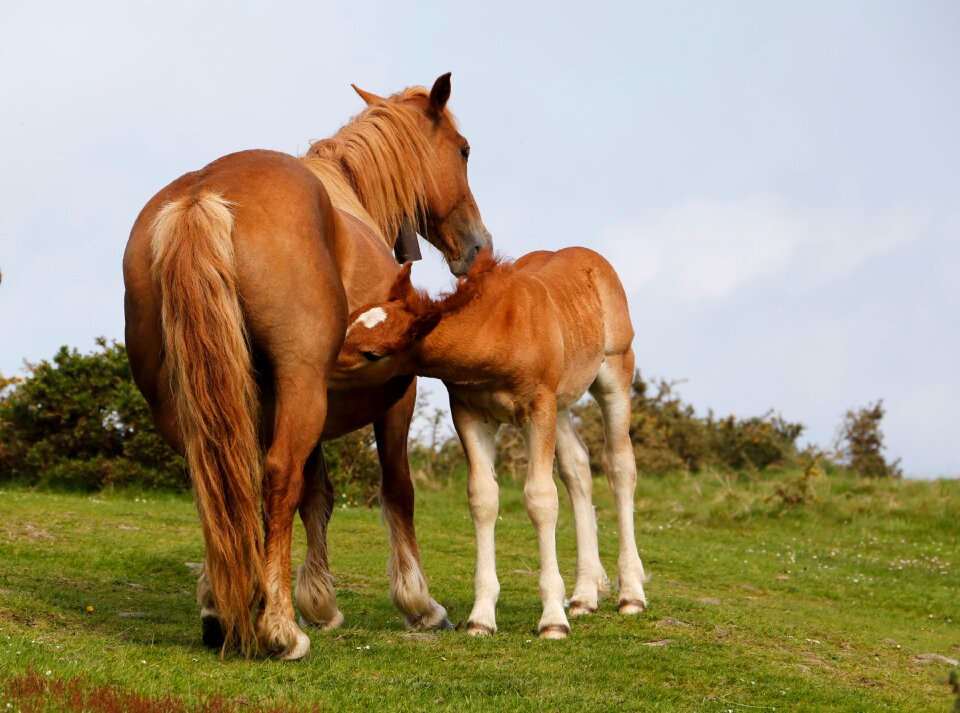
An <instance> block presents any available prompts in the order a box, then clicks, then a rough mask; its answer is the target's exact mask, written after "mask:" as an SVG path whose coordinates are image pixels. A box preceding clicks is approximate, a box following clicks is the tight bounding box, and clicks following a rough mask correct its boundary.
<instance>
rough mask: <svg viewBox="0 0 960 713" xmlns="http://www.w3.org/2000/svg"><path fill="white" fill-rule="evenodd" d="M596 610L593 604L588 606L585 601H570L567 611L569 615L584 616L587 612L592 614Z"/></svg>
mask: <svg viewBox="0 0 960 713" xmlns="http://www.w3.org/2000/svg"><path fill="white" fill-rule="evenodd" d="M596 610H597V608H596V607H595V606H590V605H589V604H587V603H586V602H570V608H569V610H568V612H567V613H568V614H569V615H570V616H586V615H587V614H593V613H594V612H595V611H596Z"/></svg>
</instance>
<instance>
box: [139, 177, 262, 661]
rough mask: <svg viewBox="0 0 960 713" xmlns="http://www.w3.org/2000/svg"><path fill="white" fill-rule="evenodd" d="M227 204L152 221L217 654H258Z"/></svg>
mask: <svg viewBox="0 0 960 713" xmlns="http://www.w3.org/2000/svg"><path fill="white" fill-rule="evenodd" d="M230 206H231V204H230V203H229V202H228V201H226V200H224V198H223V197H222V196H220V195H218V194H215V193H203V194H200V195H199V196H196V197H189V198H181V199H179V200H175V201H172V202H170V203H167V204H165V205H164V206H163V207H162V208H161V209H160V211H159V212H158V213H157V215H156V217H155V218H154V220H153V224H152V228H153V243H152V255H153V264H152V269H153V275H154V279H156V280H157V282H158V283H159V285H160V292H161V300H162V306H161V318H162V323H163V340H164V341H163V346H164V349H165V352H166V359H167V363H168V365H169V368H170V386H171V390H172V392H173V396H174V404H175V408H176V414H177V419H178V421H179V425H180V432H181V436H182V438H183V442H184V448H185V450H186V458H187V465H188V467H189V470H190V479H191V480H192V482H193V488H194V492H195V496H196V501H197V509H198V510H199V513H200V520H201V523H202V527H203V539H204V545H205V546H206V566H207V573H208V575H209V578H210V583H211V587H212V590H213V598H214V601H215V602H216V605H217V613H218V614H219V616H220V620H221V624H222V625H223V629H224V635H225V641H224V646H223V650H224V651H227V650H228V649H229V648H231V647H233V646H235V645H237V644H239V646H240V648H241V650H242V651H243V653H244V654H245V655H250V654H252V653H254V652H255V650H256V637H255V635H254V626H253V621H252V618H251V608H252V606H253V604H254V603H255V602H258V601H260V598H261V596H262V592H263V590H262V586H263V584H262V583H263V566H264V565H263V562H264V554H263V544H262V530H261V524H260V523H261V520H260V492H261V481H262V469H261V457H260V448H259V440H258V434H257V425H256V424H257V423H258V422H259V401H258V398H257V392H256V384H255V383H254V379H253V369H252V364H251V357H250V348H249V344H248V337H247V332H246V327H245V325H244V320H243V315H242V313H241V311H240V302H239V298H238V294H237V277H236V269H235V267H234V251H233V241H232V239H231V233H232V232H233V214H232V213H231V211H230Z"/></svg>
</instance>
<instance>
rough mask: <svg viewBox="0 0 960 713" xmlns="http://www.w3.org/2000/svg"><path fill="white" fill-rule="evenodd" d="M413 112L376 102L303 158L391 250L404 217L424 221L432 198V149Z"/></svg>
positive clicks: (339, 202) (337, 201)
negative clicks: (428, 186)
mask: <svg viewBox="0 0 960 713" xmlns="http://www.w3.org/2000/svg"><path fill="white" fill-rule="evenodd" d="M409 111H411V110H409V109H405V108H401V107H399V106H394V107H389V106H387V105H385V104H379V105H376V106H374V107H372V108H370V109H368V110H367V111H365V112H364V113H362V114H360V115H359V116H357V117H356V118H355V119H354V120H353V121H351V122H350V123H348V124H347V125H346V126H344V127H343V128H341V129H340V131H339V132H337V134H336V135H335V136H333V137H331V138H329V139H325V140H323V141H319V142H316V143H315V144H313V145H312V146H311V147H310V150H309V151H308V153H307V155H306V156H304V157H303V158H302V159H301V160H303V161H304V162H305V163H306V165H307V167H308V168H310V169H311V170H312V171H313V172H314V174H315V175H317V176H318V177H319V178H320V179H321V180H322V181H323V182H324V184H325V185H326V186H327V192H328V193H329V194H330V198H331V202H332V203H333V205H334V207H335V208H338V209H340V210H343V211H346V212H348V213H350V214H352V215H354V216H356V217H357V218H359V219H360V220H361V221H363V222H364V223H366V224H367V225H368V226H369V227H370V228H371V229H372V230H374V231H375V232H376V233H377V234H378V235H379V236H380V237H382V238H383V240H384V242H385V243H386V245H387V246H388V247H389V248H391V249H392V248H393V247H394V244H395V243H396V240H397V235H398V232H399V229H400V225H401V224H402V223H403V221H404V220H410V221H412V222H413V224H414V225H419V224H420V222H421V221H420V218H421V211H422V209H423V205H424V203H425V200H426V198H425V194H424V191H425V189H424V185H425V182H426V177H425V176H424V173H423V171H424V169H423V166H424V160H425V158H426V156H427V154H428V153H429V152H430V148H429V145H428V144H427V140H426V138H425V137H423V136H422V135H421V134H420V133H419V129H418V128H417V127H416V126H415V122H414V120H413V119H412V118H411V116H410V115H408V113H407V112H409Z"/></svg>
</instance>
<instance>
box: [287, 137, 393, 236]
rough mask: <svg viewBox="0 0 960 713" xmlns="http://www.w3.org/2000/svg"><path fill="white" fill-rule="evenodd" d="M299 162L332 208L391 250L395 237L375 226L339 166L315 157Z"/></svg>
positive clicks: (308, 157)
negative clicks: (345, 214)
mask: <svg viewBox="0 0 960 713" xmlns="http://www.w3.org/2000/svg"><path fill="white" fill-rule="evenodd" d="M300 160H301V161H302V162H303V163H304V165H306V167H307V168H308V169H310V171H311V172H312V173H313V175H315V176H316V177H317V178H319V179H320V182H321V183H323V187H324V188H325V189H326V191H327V195H328V196H329V197H330V203H331V204H332V205H333V207H334V208H336V209H337V210H340V211H343V212H344V213H349V214H350V215H352V216H353V217H354V218H356V219H357V220H359V221H360V222H361V223H363V224H364V225H366V226H367V227H368V228H369V229H370V230H371V231H373V232H374V234H376V235H377V237H379V238H380V239H381V240H382V241H383V242H384V243H386V244H387V247H389V248H391V249H392V248H393V241H394V240H395V239H396V236H393V240H391V239H390V238H389V236H387V235H385V234H384V232H383V230H382V229H381V228H380V226H379V225H377V221H375V220H374V219H373V216H372V215H370V213H369V212H368V211H367V209H366V207H365V206H364V205H363V202H362V201H361V200H360V196H358V195H357V192H356V191H355V190H354V188H353V186H352V185H351V184H350V180H349V179H348V178H347V177H346V176H345V175H344V172H343V168H342V167H341V166H340V165H339V164H337V163H336V162H335V161H331V160H329V159H324V158H318V157H316V156H303V157H301V159H300Z"/></svg>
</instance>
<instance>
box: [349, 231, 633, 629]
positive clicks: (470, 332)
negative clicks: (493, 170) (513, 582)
mask: <svg viewBox="0 0 960 713" xmlns="http://www.w3.org/2000/svg"><path fill="white" fill-rule="evenodd" d="M632 342H633V326H632V325H631V323H630V314H629V312H628V309H627V298H626V295H625V294H624V291H623V286H622V285H621V283H620V280H619V278H618V277H617V274H616V272H615V271H614V269H613V268H612V267H611V266H610V264H609V263H608V262H607V261H606V260H604V259H603V258H602V257H601V256H600V255H598V254H597V253H595V252H593V251H592V250H588V249H586V248H567V249H565V250H560V251H557V252H535V253H530V254H529V255H526V256H524V257H522V258H520V259H519V260H517V261H516V262H515V263H513V264H498V263H497V262H496V261H494V260H493V259H492V258H491V257H490V256H489V254H487V253H481V256H480V258H479V259H478V260H477V261H476V262H475V263H474V266H473V267H472V268H471V269H470V272H469V273H468V275H467V277H466V278H465V279H463V280H461V281H460V284H459V286H458V288H457V290H456V292H454V293H453V294H451V295H448V296H446V298H445V299H442V300H440V301H438V302H437V301H433V300H431V299H430V298H429V297H427V296H426V295H424V294H422V293H420V292H419V291H417V290H415V289H414V288H413V287H412V286H411V284H410V264H409V263H408V264H407V265H406V266H405V267H404V269H403V271H402V272H401V273H400V275H399V276H398V278H397V281H396V283H395V284H394V286H393V288H392V289H391V292H390V299H389V300H388V301H387V302H385V303H379V304H375V305H367V306H365V307H363V308H361V309H359V310H357V311H355V312H354V314H353V315H351V325H350V327H349V329H348V330H347V338H346V340H345V342H344V345H343V349H342V350H341V352H340V356H339V357H338V359H337V367H336V369H335V370H334V372H333V374H332V376H331V381H330V384H331V388H332V389H336V388H338V386H339V384H340V383H344V384H347V383H358V382H361V381H362V382H363V383H366V384H369V385H373V384H376V383H384V382H386V381H388V380H389V379H391V378H394V377H395V376H396V375H398V374H417V375H423V376H432V377H435V378H438V379H442V380H443V382H444V384H445V385H446V387H447V390H448V391H449V394H450V410H451V412H452V414H453V422H454V425H455V426H456V429H457V434H458V435H459V436H460V441H461V443H462V444H463V448H464V451H465V452H466V456H467V466H468V471H469V476H468V491H469V496H470V512H471V515H472V516H473V521H474V525H475V527H476V533H477V569H476V578H475V580H474V590H475V601H474V605H473V611H472V612H471V614H470V618H469V620H468V623H467V630H468V631H469V632H470V633H472V634H490V633H493V632H494V631H496V628H497V625H496V618H495V611H496V603H497V597H498V595H499V592H500V585H499V583H498V581H497V573H496V566H495V556H494V536H493V531H494V525H495V524H496V520H497V509H498V490H497V483H496V480H495V473H494V462H493V461H494V438H495V436H496V433H497V429H498V427H499V425H500V424H501V423H511V424H513V425H514V426H516V427H517V428H518V429H520V431H521V432H522V433H523V436H524V440H525V442H526V447H527V456H528V458H529V466H528V470H527V478H526V484H525V486H524V491H523V493H524V499H525V502H526V506H527V512H528V514H529V516H530V519H531V521H532V522H533V526H534V529H535V530H536V532H537V539H538V540H539V544H540V594H541V597H542V599H543V615H542V617H541V618H540V624H539V632H540V636H542V637H545V638H564V637H566V636H567V634H568V633H569V631H570V626H569V623H568V622H567V618H566V616H565V614H564V611H563V598H564V586H563V579H562V578H561V576H560V570H559V568H558V566H557V553H556V536H555V532H556V523H557V488H556V485H555V484H554V482H553V454H554V450H556V454H557V460H558V462H559V471H560V478H561V480H562V481H563V483H564V485H565V486H566V488H567V491H568V493H569V494H570V501H571V504H572V506H573V516H574V521H575V527H576V533H577V581H576V586H575V588H574V591H573V596H572V597H571V601H570V614H571V616H576V615H580V614H587V613H590V612H593V611H595V610H596V608H597V601H598V597H599V594H600V593H601V592H602V591H603V590H604V589H606V587H607V586H608V580H607V576H606V573H605V572H604V570H603V566H602V565H601V564H600V556H599V551H598V547H597V530H596V521H595V517H594V510H593V503H592V498H591V490H592V481H591V476H590V465H589V458H588V455H587V451H586V448H585V447H584V445H583V442H582V441H581V440H580V438H579V436H578V435H577V433H576V431H575V430H574V428H573V425H572V423H571V420H570V407H571V406H572V405H573V404H574V403H576V401H577V400H579V399H580V398H581V397H582V396H583V394H584V393H585V392H586V391H587V390H588V389H589V391H590V393H591V394H592V395H593V396H594V398H596V400H597V401H598V403H599V404H600V409H601V411H602V414H603V428H604V439H605V445H604V465H605V468H606V471H607V479H608V480H609V482H610V487H611V489H612V491H613V496H614V499H615V500H616V506H617V520H618V525H619V537H620V557H619V563H618V574H619V589H620V593H619V596H620V603H619V610H620V612H621V613H623V614H633V613H637V612H640V611H642V610H643V609H645V608H646V602H647V600H646V597H645V595H644V592H643V581H644V573H643V565H642V564H641V562H640V556H639V554H638V552H637V543H636V539H635V536H634V531H633V495H634V489H635V486H636V480H637V465H636V460H635V459H634V454H633V446H632V445H631V443H630V385H631V382H632V379H633V368H634V358H633V349H632V347H631V343H632Z"/></svg>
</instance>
